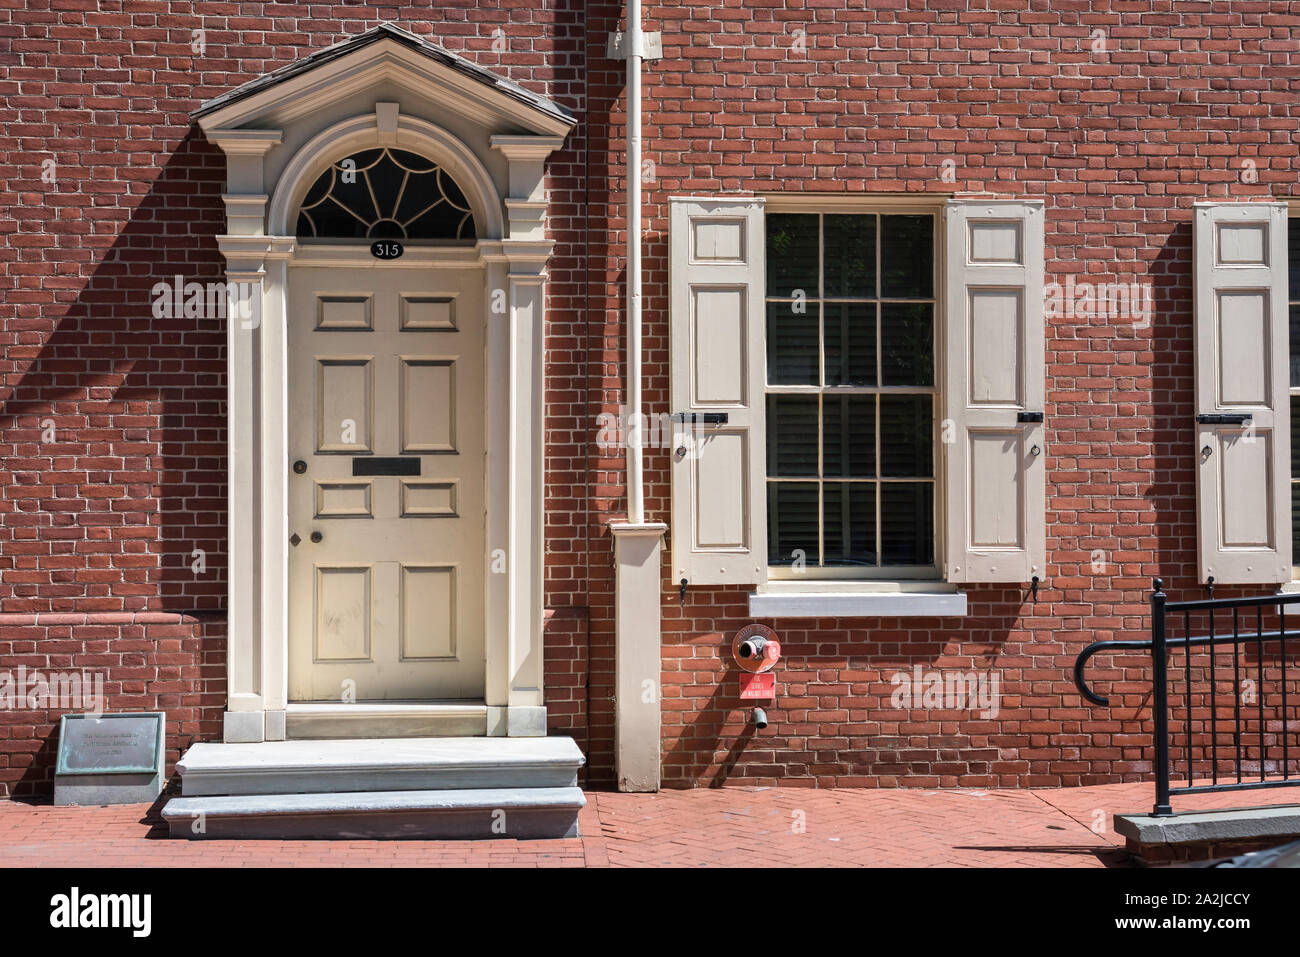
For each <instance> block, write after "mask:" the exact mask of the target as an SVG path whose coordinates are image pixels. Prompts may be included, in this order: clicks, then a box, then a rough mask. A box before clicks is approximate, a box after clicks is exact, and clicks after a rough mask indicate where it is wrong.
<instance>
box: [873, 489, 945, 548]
mask: <svg viewBox="0 0 1300 957" xmlns="http://www.w3.org/2000/svg"><path fill="white" fill-rule="evenodd" d="M933 494H934V486H933V485H931V484H930V483H929V482H886V483H884V484H883V485H881V487H880V538H881V541H880V551H881V555H882V557H883V561H882V563H881V564H884V565H930V564H933V563H934V502H933Z"/></svg>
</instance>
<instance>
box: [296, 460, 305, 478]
mask: <svg viewBox="0 0 1300 957" xmlns="http://www.w3.org/2000/svg"><path fill="white" fill-rule="evenodd" d="M305 471H307V463H306V462H304V461H303V460H302V459H299V460H298V461H297V462H294V463H293V474H294V475H301V474H302V473H303V472H305Z"/></svg>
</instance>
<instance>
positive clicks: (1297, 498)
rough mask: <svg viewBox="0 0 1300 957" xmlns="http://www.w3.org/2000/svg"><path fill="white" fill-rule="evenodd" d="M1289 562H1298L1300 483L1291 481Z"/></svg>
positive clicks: (1299, 550) (1299, 551) (1299, 544)
mask: <svg viewBox="0 0 1300 957" xmlns="http://www.w3.org/2000/svg"><path fill="white" fill-rule="evenodd" d="M1291 564H1292V565H1296V564H1300V485H1298V484H1296V483H1295V482H1292V483H1291Z"/></svg>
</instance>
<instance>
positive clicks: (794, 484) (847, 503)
mask: <svg viewBox="0 0 1300 957" xmlns="http://www.w3.org/2000/svg"><path fill="white" fill-rule="evenodd" d="M765 226H766V229H765V233H766V246H767V248H766V355H767V370H766V388H765V417H766V437H767V440H766V444H767V448H766V461H767V467H766V474H767V484H766V492H767V501H766V508H767V542H768V548H767V551H768V565H769V569H770V573H771V574H772V576H773V577H780V576H781V575H782V574H783V573H784V574H792V573H799V574H809V575H811V576H812V577H873V576H881V575H888V576H890V577H912V576H931V575H933V574H935V573H936V572H937V565H936V509H937V507H938V501H939V496H938V495H937V494H936V479H935V476H936V447H935V439H936V431H937V430H936V402H937V399H938V394H937V393H938V389H937V378H938V375H937V367H936V350H935V341H936V288H937V276H936V265H937V259H938V257H937V255H936V240H937V236H936V234H937V229H936V217H935V215H934V214H932V213H928V212H926V213H915V212H907V213H894V212H889V211H880V212H867V213H863V212H854V213H843V214H841V213H830V212H823V213H771V214H768V216H767V217H766V224H765Z"/></svg>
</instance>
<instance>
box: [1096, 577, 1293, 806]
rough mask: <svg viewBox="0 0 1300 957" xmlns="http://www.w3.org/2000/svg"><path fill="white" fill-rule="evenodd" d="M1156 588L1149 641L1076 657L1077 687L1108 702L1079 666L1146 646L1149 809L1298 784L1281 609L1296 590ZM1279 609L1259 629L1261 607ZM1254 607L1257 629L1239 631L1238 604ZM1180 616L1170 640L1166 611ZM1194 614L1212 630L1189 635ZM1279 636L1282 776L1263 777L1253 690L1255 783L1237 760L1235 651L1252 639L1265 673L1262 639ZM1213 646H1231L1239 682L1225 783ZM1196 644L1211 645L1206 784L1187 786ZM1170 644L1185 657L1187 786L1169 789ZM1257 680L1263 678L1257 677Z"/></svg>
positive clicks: (1107, 644) (1111, 644)
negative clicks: (1184, 596)
mask: <svg viewBox="0 0 1300 957" xmlns="http://www.w3.org/2000/svg"><path fill="white" fill-rule="evenodd" d="M1152 585H1153V586H1154V589H1155V590H1154V593H1153V594H1152V595H1151V637H1150V638H1149V639H1125V640H1122V641H1094V642H1093V643H1092V644H1090V645H1088V646H1087V647H1086V648H1084V649H1083V651H1082V652H1080V653H1079V657H1078V658H1077V659H1075V662H1074V686H1075V687H1076V688H1078V689H1079V693H1080V694H1081V695H1083V696H1084V698H1086V699H1087V700H1088V701H1090V702H1092V703H1093V704H1098V705H1103V706H1104V705H1109V704H1110V699H1108V698H1106V697H1105V696H1103V695H1100V694H1097V693H1096V692H1095V691H1093V690H1092V689H1091V688H1090V687H1088V682H1087V680H1086V677H1085V675H1084V669H1085V668H1086V667H1087V664H1088V662H1089V661H1090V660H1091V659H1092V658H1093V656H1094V655H1097V654H1101V653H1102V652H1116V651H1140V650H1143V649H1150V651H1151V689H1152V697H1153V701H1152V712H1153V717H1154V719H1155V722H1154V723H1155V729H1154V732H1153V735H1152V737H1153V738H1154V742H1153V743H1154V745H1155V751H1156V760H1155V772H1156V804H1155V810H1154V811H1153V813H1154V814H1156V815H1159V816H1165V815H1169V814H1172V813H1173V808H1172V807H1171V805H1170V797H1171V795H1173V794H1193V793H1198V792H1205V791H1242V790H1250V789H1255V788H1271V787H1287V786H1294V785H1300V778H1293V777H1291V775H1290V749H1289V743H1288V736H1289V731H1290V728H1289V725H1288V721H1287V689H1286V681H1287V673H1286V640H1287V638H1295V637H1300V631H1293V632H1288V630H1287V627H1286V606H1287V605H1294V604H1298V603H1300V594H1295V595H1267V596H1262V597H1252V598H1207V599H1203V600H1198V601H1181V602H1169V601H1168V600H1167V596H1166V595H1165V593H1164V582H1163V581H1161V580H1160V579H1159V578H1157V579H1154V580H1153V582H1152ZM1270 607H1276V608H1277V612H1278V615H1279V626H1278V628H1277V630H1275V631H1274V630H1270V631H1265V630H1264V627H1263V613H1264V609H1265V608H1270ZM1251 608H1253V609H1255V628H1254V629H1253V630H1247V631H1245V632H1243V631H1242V628H1241V611H1242V609H1251ZM1221 610H1230V611H1231V622H1232V632H1231V634H1229V633H1226V632H1225V633H1223V634H1219V633H1218V632H1217V629H1216V628H1215V624H1214V619H1215V612H1217V611H1221ZM1171 612H1173V613H1179V612H1181V613H1182V615H1183V622H1184V634H1183V636H1182V637H1180V638H1170V637H1169V636H1168V615H1169V613H1171ZM1194 612H1205V613H1208V615H1209V625H1210V627H1209V633H1208V634H1205V635H1193V634H1192V633H1191V632H1192V629H1191V616H1192V614H1193V613H1194ZM1272 641H1280V642H1281V643H1282V649H1281V650H1282V654H1281V656H1280V661H1281V682H1280V684H1281V692H1282V695H1281V698H1282V700H1281V710H1282V732H1281V737H1282V778H1281V779H1276V778H1275V779H1272V780H1270V779H1268V776H1267V771H1266V767H1265V765H1266V763H1267V762H1266V743H1265V720H1264V696H1263V693H1262V689H1258V690H1257V693H1256V701H1257V703H1258V711H1259V749H1260V751H1259V755H1260V756H1259V774H1260V779H1259V780H1258V781H1245V780H1243V779H1242V762H1241V738H1242V732H1241V708H1242V703H1241V695H1240V693H1239V689H1240V677H1241V666H1240V648H1241V646H1242V645H1243V644H1245V643H1246V642H1254V643H1255V645H1256V647H1257V648H1258V650H1259V657H1260V675H1261V679H1262V676H1263V667H1264V665H1263V651H1264V643H1265V642H1272ZM1218 645H1231V646H1232V664H1233V676H1234V678H1236V679H1237V681H1236V685H1237V687H1236V688H1234V700H1233V718H1234V724H1235V734H1234V738H1233V740H1234V748H1235V753H1236V761H1235V770H1236V775H1235V777H1236V780H1235V781H1232V782H1228V783H1224V784H1220V783H1219V770H1218V768H1219V735H1218V709H1217V708H1216V707H1215V703H1214V689H1215V678H1216V672H1215V655H1214V649H1215V647H1216V646H1218ZM1197 646H1208V647H1209V649H1210V679H1209V695H1210V704H1209V714H1210V753H1211V756H1210V775H1211V783H1210V784H1199V785H1197V784H1192V783H1191V782H1192V781H1193V780H1194V777H1193V768H1192V761H1193V743H1192V737H1193V734H1192V720H1191V715H1192V656H1191V649H1192V648H1194V647H1197ZM1171 648H1182V649H1184V656H1183V657H1184V662H1185V670H1186V674H1185V678H1186V681H1185V685H1184V687H1185V699H1186V709H1187V720H1186V729H1187V781H1188V784H1187V786H1185V787H1177V788H1175V787H1171V785H1170V777H1171V774H1172V770H1173V769H1172V767H1171V761H1170V758H1169V745H1170V737H1169V680H1168V663H1169V650H1170V649H1171ZM1261 683H1262V682H1261Z"/></svg>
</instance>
